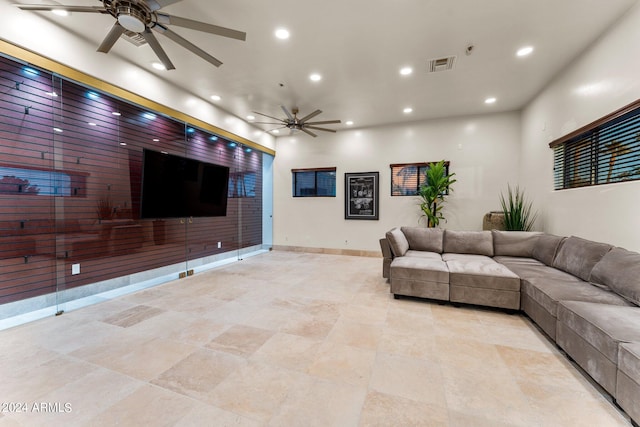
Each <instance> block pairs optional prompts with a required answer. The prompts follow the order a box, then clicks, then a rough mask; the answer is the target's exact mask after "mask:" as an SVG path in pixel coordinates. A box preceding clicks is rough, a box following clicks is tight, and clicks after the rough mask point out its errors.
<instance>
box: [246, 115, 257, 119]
mask: <svg viewBox="0 0 640 427" xmlns="http://www.w3.org/2000/svg"><path fill="white" fill-rule="evenodd" d="M255 119H256V116H252V115H248V116H247V120H255Z"/></svg>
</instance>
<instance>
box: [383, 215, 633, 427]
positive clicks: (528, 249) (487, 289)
mask: <svg viewBox="0 0 640 427" xmlns="http://www.w3.org/2000/svg"><path fill="white" fill-rule="evenodd" d="M380 246H381V249H382V254H383V276H384V277H386V278H388V279H389V283H390V290H391V293H393V295H394V297H395V298H396V299H398V298H401V297H402V296H410V297H419V298H428V299H432V300H437V301H440V302H444V301H448V302H452V303H454V304H473V305H481V306H488V307H497V308H501V309H506V310H509V311H522V312H524V313H525V314H526V315H527V316H529V317H530V318H531V319H532V320H533V321H534V322H535V323H536V324H537V325H538V326H539V327H540V329H542V330H543V331H544V332H545V333H546V334H547V335H548V337H549V338H550V339H551V340H553V341H554V342H555V343H556V344H557V345H558V346H559V347H560V348H561V349H562V350H564V351H565V352H566V354H567V355H568V356H569V357H571V358H572V359H573V360H574V361H575V362H576V363H577V364H578V365H579V366H580V367H581V368H582V369H584V371H586V372H587V373H588V374H589V375H590V376H591V377H592V378H593V379H594V380H595V381H596V382H597V383H598V384H600V386H602V388H603V389H604V390H606V391H607V392H608V393H609V394H610V395H611V396H612V397H613V399H614V400H615V401H616V402H617V404H618V405H619V406H620V407H621V408H622V409H624V411H625V412H626V413H627V414H628V415H629V416H630V418H631V419H632V421H633V422H634V423H635V425H638V423H640V254H638V253H635V252H630V251H627V250H625V249H622V248H618V247H613V246H611V245H609V244H606V243H599V242H593V241H589V240H584V239H581V238H579V237H575V236H571V237H561V236H554V235H550V234H545V233H537V232H518V231H497V230H492V231H454V230H442V229H434V228H421V227H398V228H394V229H392V230H390V231H389V232H387V233H386V236H385V238H383V239H381V240H380Z"/></svg>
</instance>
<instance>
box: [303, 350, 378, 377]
mask: <svg viewBox="0 0 640 427" xmlns="http://www.w3.org/2000/svg"><path fill="white" fill-rule="evenodd" d="M375 355H376V353H375V351H372V350H364V349H360V348H356V347H350V346H347V345H342V344H333V343H328V342H325V343H323V344H322V346H321V347H320V350H319V352H318V356H317V357H316V359H315V360H314V361H313V363H312V364H311V365H310V366H309V369H308V371H307V372H308V373H309V374H310V375H313V376H315V377H318V378H324V379H328V380H332V381H336V382H343V383H346V384H352V385H356V386H366V385H367V384H368V383H369V377H370V376H371V369H372V367H373V363H374V360H375Z"/></svg>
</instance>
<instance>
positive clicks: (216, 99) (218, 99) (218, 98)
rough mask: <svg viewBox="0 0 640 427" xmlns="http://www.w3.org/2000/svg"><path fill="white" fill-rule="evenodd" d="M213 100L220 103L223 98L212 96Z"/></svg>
mask: <svg viewBox="0 0 640 427" xmlns="http://www.w3.org/2000/svg"><path fill="white" fill-rule="evenodd" d="M211 99H213V100H214V101H220V100H221V99H222V98H220V95H211Z"/></svg>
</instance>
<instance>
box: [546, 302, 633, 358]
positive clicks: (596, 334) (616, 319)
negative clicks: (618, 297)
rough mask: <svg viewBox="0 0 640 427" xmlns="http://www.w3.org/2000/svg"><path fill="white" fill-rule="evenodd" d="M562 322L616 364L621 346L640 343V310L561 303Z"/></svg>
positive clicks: (592, 303) (587, 303) (560, 318)
mask: <svg viewBox="0 0 640 427" xmlns="http://www.w3.org/2000/svg"><path fill="white" fill-rule="evenodd" d="M558 322H562V323H563V324H565V325H566V326H567V327H568V328H569V329H571V330H573V331H574V332H575V333H576V334H577V335H578V336H580V337H581V338H582V339H584V340H585V341H587V342H588V343H589V344H590V345H591V346H592V347H594V348H595V349H597V350H598V351H599V352H600V353H602V354H603V355H604V356H605V357H606V358H607V359H609V360H610V361H612V362H613V363H614V364H617V363H618V344H619V343H621V342H640V326H639V325H640V307H620V306H616V305H608V304H599V303H594V302H584V301H562V302H560V304H558Z"/></svg>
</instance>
